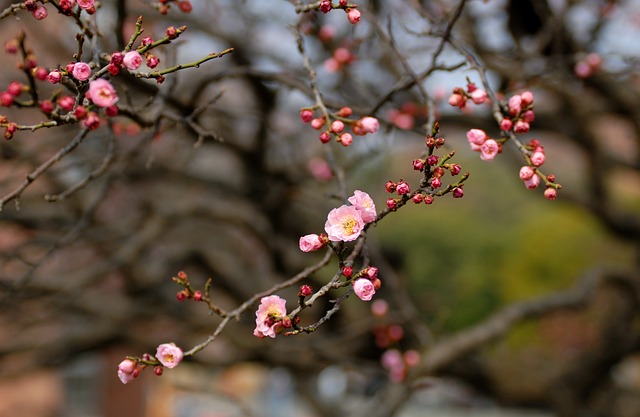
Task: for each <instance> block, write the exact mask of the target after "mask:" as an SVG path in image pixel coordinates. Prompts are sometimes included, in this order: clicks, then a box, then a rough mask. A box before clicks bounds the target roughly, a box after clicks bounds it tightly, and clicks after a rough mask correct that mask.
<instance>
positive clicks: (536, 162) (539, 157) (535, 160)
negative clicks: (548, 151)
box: [530, 151, 545, 167]
mask: <svg viewBox="0 0 640 417" xmlns="http://www.w3.org/2000/svg"><path fill="white" fill-rule="evenodd" d="M530 159H531V165H533V166H534V167H539V166H542V164H544V161H545V156H544V152H540V151H535V152H534V153H532V154H531V157H530Z"/></svg>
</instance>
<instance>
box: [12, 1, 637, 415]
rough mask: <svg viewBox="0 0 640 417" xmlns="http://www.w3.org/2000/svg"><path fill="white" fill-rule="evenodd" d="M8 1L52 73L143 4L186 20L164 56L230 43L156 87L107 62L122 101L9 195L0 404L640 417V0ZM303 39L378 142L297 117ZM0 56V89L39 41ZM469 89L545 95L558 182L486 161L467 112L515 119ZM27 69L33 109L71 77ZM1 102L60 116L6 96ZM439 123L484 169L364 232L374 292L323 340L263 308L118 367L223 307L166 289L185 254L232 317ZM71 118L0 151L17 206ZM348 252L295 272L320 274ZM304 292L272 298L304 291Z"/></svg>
mask: <svg viewBox="0 0 640 417" xmlns="http://www.w3.org/2000/svg"><path fill="white" fill-rule="evenodd" d="M1 3H2V7H3V10H5V13H4V14H3V15H2V16H3V19H2V20H1V21H0V22H1V26H0V28H1V30H0V34H2V42H3V43H5V42H11V40H12V39H17V38H20V37H22V36H23V37H24V44H25V45H26V46H27V48H28V50H29V51H28V52H29V54H28V56H29V59H33V60H35V61H36V63H37V66H38V67H42V68H47V69H53V68H56V67H64V66H65V65H66V64H67V63H68V62H72V61H74V56H73V55H74V54H76V53H78V51H79V50H81V51H82V56H81V58H82V60H84V61H86V62H89V61H91V62H95V63H96V64H98V63H99V65H100V67H102V66H104V65H106V64H107V63H108V61H105V55H104V54H110V53H112V52H114V51H118V50H122V49H123V48H124V45H125V44H126V42H127V41H128V40H129V37H130V36H131V34H132V33H133V28H134V24H135V21H136V18H137V17H138V16H140V15H142V16H143V27H144V33H143V35H144V36H151V37H152V38H154V39H159V38H161V37H163V36H164V32H165V29H166V28H167V27H169V26H175V27H179V26H182V25H186V26H187V31H186V32H185V33H184V34H183V35H181V36H180V37H179V38H178V39H177V40H174V41H172V42H171V43H170V44H169V45H165V46H162V47H160V48H158V49H154V54H156V55H157V56H158V57H159V58H160V68H169V67H171V66H173V65H176V64H178V63H188V62H193V61H195V60H197V59H200V58H202V57H204V56H206V55H207V54H209V53H212V52H220V51H222V50H224V49H226V48H229V47H233V48H235V50H234V52H233V53H232V54H230V55H227V56H225V57H223V58H220V59H216V60H212V61H210V62H207V63H204V64H203V65H201V66H200V67H199V68H188V69H184V70H181V71H177V72H175V73H171V74H168V75H167V76H166V80H165V81H164V82H163V83H162V84H158V83H156V82H155V81H154V80H148V79H144V78H136V77H135V76H132V75H131V74H128V73H126V71H123V72H122V73H121V74H119V75H117V76H113V77H111V82H112V83H113V84H114V85H115V86H116V88H117V89H118V93H119V97H120V101H119V102H118V107H119V109H120V111H119V115H118V116H116V117H112V118H109V120H107V119H102V121H101V126H100V128H99V129H97V130H94V131H91V132H89V134H88V135H87V136H86V138H84V140H83V141H82V143H80V144H79V145H78V146H77V147H76V148H75V149H74V150H73V151H72V152H69V153H68V154H66V155H65V156H64V158H62V159H61V160H60V161H59V162H57V163H56V164H54V165H53V166H52V167H51V168H50V169H48V170H46V172H44V173H43V174H42V175H40V176H38V178H37V180H36V181H34V182H33V183H32V184H30V185H29V186H28V188H26V189H25V190H24V192H22V193H21V194H20V196H19V199H9V200H8V201H7V202H6V203H5V204H4V206H3V208H2V211H1V212H0V291H1V292H0V329H1V331H0V417H14V416H26V417H50V416H51V417H53V416H65V417H66V416H69V417H74V416H83V417H92V416H95V417H111V416H119V417H128V416H131V417H134V416H136V417H137V416H145V417H146V416H148V417H164V416H167V417H170V416H171V417H173V416H175V417H214V416H216V417H222V416H264V417H269V416H275V415H278V416H281V417H286V416H310V417H311V416H336V415H349V416H351V415H353V416H360V415H367V416H368V417H374V416H392V415H397V416H420V415H435V416H459V415H465V416H469V415H470V416H475V415H478V416H480V415H481V416H511V415H518V416H520V415H521V416H536V417H537V416H551V415H558V416H621V417H623V416H624V417H626V416H638V415H640V411H639V410H640V355H639V354H638V352H639V351H640V327H639V323H640V321H639V320H638V319H639V314H638V313H639V311H640V310H639V309H640V304H639V302H640V298H639V296H640V276H639V268H638V263H639V260H640V252H639V245H640V221H639V220H640V217H639V210H640V175H639V171H640V94H638V91H639V89H640V84H639V83H640V78H639V72H638V70H639V68H640V67H639V62H638V59H639V56H640V46H638V42H637V39H638V36H640V2H638V1H635V0H629V1H615V0H607V1H605V0H582V1H580V0H511V1H508V0H487V1H480V0H477V1H476V0H468V1H451V0H439V1H438V0H431V1H428V0H426V1H419V0H415V1H401V0H386V1H375V0H369V1H364V0H362V1H357V2H356V3H357V5H358V10H360V11H361V12H362V19H361V21H360V22H359V23H358V24H357V25H353V24H351V23H350V22H349V21H348V20H347V17H346V14H345V12H344V11H343V10H339V9H336V10H332V11H331V12H329V13H327V14H322V13H320V12H317V11H311V12H308V13H299V14H297V13H296V7H301V6H303V5H304V4H310V3H309V2H297V1H289V2H288V1H283V0H268V1H266V0H246V1H239V0H235V1H231V0H229V1H225V0H219V1H198V0H193V1H192V2H191V4H192V8H193V10H192V12H191V13H184V12H182V11H181V10H180V8H179V7H178V4H177V2H162V3H163V4H161V3H156V2H150V1H125V0H116V1H113V2H106V1H105V2H102V3H101V4H99V7H97V11H96V13H95V14H94V15H93V16H92V17H89V16H88V15H87V14H86V13H85V12H82V13H81V14H80V15H79V16H80V17H79V19H78V21H77V22H76V23H73V19H71V18H69V17H68V16H63V15H62V14H60V13H58V12H56V9H55V8H54V7H53V5H51V4H50V3H49V4H46V5H45V7H47V9H48V12H49V13H48V16H47V18H46V19H44V20H41V21H36V20H35V19H34V18H33V17H32V16H31V14H30V13H29V12H27V11H25V10H18V11H17V12H16V13H15V14H14V13H11V12H10V11H9V10H11V9H10V7H11V3H10V2H6V1H4V2H1ZM336 4H338V3H337V2H336ZM163 5H164V6H167V5H168V6H169V9H168V12H167V13H166V14H161V13H160V10H159V8H160V7H162V6H163ZM81 29H82V30H81ZM81 33H84V43H83V46H82V48H80V49H79V46H78V45H79V43H78V41H77V38H76V36H79V37H83V35H82V34H81ZM298 35H300V36H302V39H303V40H304V50H305V54H306V57H307V58H308V59H309V62H310V63H311V65H312V66H313V68H314V69H315V70H316V71H317V87H318V90H319V92H320V93H321V94H322V97H323V100H324V103H325V104H326V105H327V107H328V108H329V109H330V110H331V111H337V110H338V109H339V108H341V107H343V106H350V107H352V108H353V109H354V117H362V116H374V117H377V118H378V119H379V120H380V122H381V128H380V130H379V131H378V133H376V134H374V135H367V136H363V137H356V138H355V140H354V143H353V145H352V146H350V147H342V146H340V145H339V144H338V143H331V144H322V143H321V142H320V141H319V140H318V134H319V132H318V131H315V130H313V129H312V128H311V127H310V126H309V125H307V124H304V123H302V122H301V121H300V118H299V111H300V108H301V107H307V106H313V105H314V104H315V98H314V92H313V91H312V89H311V87H310V77H309V74H308V72H307V71H306V70H305V67H304V62H303V57H302V56H301V54H300V53H299V51H298V48H297V46H296V37H297V36H298ZM444 37H446V38H447V39H448V40H450V42H451V43H447V42H443V38H444ZM138 44H139V40H138V41H137V43H136V44H135V45H138ZM451 45H454V46H453V47H452V46H451ZM5 49H6V48H5ZM345 50H346V51H347V55H348V56H349V59H347V60H346V61H344V62H337V61H336V56H340V55H339V54H343V55H342V56H344V54H345ZM336 51H340V52H339V53H338V55H336ZM2 54H3V62H4V64H3V67H2V72H1V73H0V75H1V78H0V89H6V88H7V86H8V85H9V83H10V82H12V81H19V82H21V83H24V84H26V83H27V80H28V77H27V76H25V73H24V72H23V71H21V70H20V69H19V68H18V67H17V66H16V64H18V63H19V62H23V61H24V58H23V57H21V55H20V53H17V54H11V53H7V52H6V51H5V52H2ZM478 68H481V69H483V71H485V72H486V76H487V81H488V85H483V84H482V79H481V77H480V74H479V73H478V71H477V69H478ZM145 71H149V69H148V68H144V67H143V68H141V70H140V72H145ZM468 80H469V81H471V82H474V83H476V84H477V85H478V87H481V88H486V89H491V90H493V91H495V92H496V94H498V96H499V97H500V98H507V99H508V97H510V96H511V95H513V94H517V93H521V92H523V91H525V90H528V91H532V92H533V94H534V97H535V100H534V105H535V121H534V122H533V123H532V126H531V130H530V132H528V133H526V134H522V135H518V137H519V138H520V140H521V141H523V142H525V143H526V142H528V141H529V140H530V139H538V140H539V141H540V142H541V143H542V145H543V146H544V148H545V152H546V155H547V161H546V162H545V165H544V172H545V173H552V174H554V175H555V176H556V178H557V182H559V183H561V184H562V186H563V188H562V190H560V191H559V193H558V198H557V200H555V201H553V202H552V201H548V200H546V199H545V198H544V196H543V190H542V189H536V190H528V189H526V188H525V187H524V186H523V183H522V181H521V180H520V179H519V178H518V170H519V168H520V166H522V165H523V164H524V159H523V157H522V155H521V154H520V153H519V152H518V151H517V150H516V148H515V147H512V146H510V145H512V144H511V143H507V145H506V146H505V148H504V150H503V152H502V153H501V154H500V155H499V156H498V157H497V158H496V159H495V160H494V161H491V162H487V161H481V160H480V158H479V156H478V154H477V153H474V152H472V151H471V150H470V149H469V145H468V143H467V140H466V132H467V131H468V130H469V129H472V128H479V129H483V130H485V131H486V132H487V133H488V134H489V135H490V136H492V137H499V135H500V130H499V127H498V125H497V123H496V121H495V120H494V119H493V116H492V112H491V107H490V104H483V105H472V104H469V105H468V106H466V107H465V108H464V109H458V108H454V107H451V106H450V105H449V104H448V102H447V101H448V97H449V95H450V94H451V92H452V90H453V88H455V87H462V88H466V85H467V82H468ZM36 87H37V89H38V92H39V96H40V99H41V100H42V99H45V98H52V97H53V98H55V97H58V96H60V95H69V94H70V95H74V94H75V93H74V91H73V88H72V87H71V86H69V85H51V84H49V83H47V82H42V81H37V83H36ZM24 97H26V95H25V96H23V98H24ZM0 114H3V115H5V116H7V118H8V120H9V121H15V122H16V123H18V124H20V125H33V124H37V123H39V122H41V121H43V120H46V117H45V116H44V115H43V113H42V112H40V111H39V110H38V109H37V107H36V108H28V107H19V106H18V105H16V104H14V105H12V106H10V107H3V108H2V109H0ZM434 117H435V118H436V119H437V120H438V121H439V122H440V127H441V136H443V137H444V138H445V139H446V145H445V147H444V150H445V151H446V152H451V151H453V150H455V151H456V155H455V157H454V159H453V160H452V161H453V162H456V163H459V164H460V165H461V166H462V170H463V172H469V173H470V177H469V179H468V180H467V182H466V183H465V186H464V198H462V199H453V198H451V196H450V195H448V196H444V197H443V198H437V199H436V200H435V202H434V203H433V204H432V205H424V204H420V205H413V204H412V203H410V204H408V205H407V206H405V207H403V208H402V209H401V210H399V211H398V212H396V213H392V214H391V215H389V216H386V217H385V218H384V219H383V220H382V221H380V222H379V223H378V224H376V225H375V226H373V227H372V228H370V229H369V231H368V233H367V237H368V239H367V249H366V256H367V257H369V258H370V259H371V263H372V264H373V265H376V266H377V267H378V268H379V269H380V277H381V279H382V282H383V286H382V288H381V290H380V291H379V292H378V293H377V294H376V296H375V298H374V301H376V302H377V303H376V304H374V303H373V302H371V303H364V302H362V301H360V300H358V299H355V297H350V298H349V299H348V300H347V301H346V302H345V303H343V304H342V305H341V310H340V311H339V312H338V314H336V315H334V316H333V317H332V318H331V320H330V321H329V322H328V323H326V324H325V325H323V326H321V327H320V328H318V330H317V331H316V332H315V333H314V334H311V335H304V334H303V335H298V336H296V337H281V336H279V337H277V338H276V339H273V340H272V339H257V338H255V337H253V336H252V332H253V327H254V321H255V317H254V315H253V311H254V309H253V308H251V309H250V310H249V311H247V312H246V313H245V314H244V315H243V316H242V317H241V319H240V320H239V321H237V322H232V323H231V324H230V325H229V326H228V327H226V329H225V331H224V332H223V333H222V334H221V335H220V336H219V337H218V338H217V339H216V340H215V341H214V342H213V343H212V344H211V345H209V346H208V347H207V348H206V349H204V350H203V351H201V352H200V353H198V354H197V355H196V356H194V357H193V358H189V359H187V360H185V361H184V362H183V363H181V364H180V365H179V366H178V367H177V368H175V369H172V370H169V369H166V370H165V372H164V374H163V375H162V376H160V377H157V376H155V375H153V371H152V369H147V370H146V371H145V372H143V373H142V374H141V375H140V377H139V378H137V379H136V380H134V381H132V382H131V383H129V384H127V385H123V384H122V383H121V382H120V381H119V380H118V378H117V375H116V370H117V365H118V363H119V362H120V361H121V360H122V359H123V358H124V357H125V356H127V355H133V356H140V355H141V354H142V353H144V352H148V353H151V354H154V353H155V348H156V346H158V345H159V344H160V343H165V342H169V341H174V342H176V343H177V344H178V345H179V346H181V347H183V348H184V349H185V350H186V349H188V348H190V347H192V346H194V345H196V344H198V343H200V342H202V341H203V340H205V339H206V338H207V337H208V335H210V334H211V333H212V332H213V331H214V329H215V327H216V326H217V325H218V324H219V323H220V319H219V318H218V317H216V316H214V315H211V314H209V313H208V311H207V309H206V306H205V305H203V304H200V303H196V302H194V301H193V300H187V301H185V302H182V303H180V302H178V301H177V300H176V292H177V291H179V290H180V287H178V286H177V285H176V284H175V283H173V282H172V280H171V277H172V276H175V275H176V274H177V272H178V271H181V270H182V271H185V272H186V273H187V274H188V275H189V278H190V281H191V283H192V285H193V286H194V287H197V288H203V287H204V285H205V282H206V280H207V279H208V278H209V277H210V278H212V282H213V285H212V289H211V297H212V299H213V300H214V302H215V303H216V304H217V305H219V306H221V307H222V308H223V309H226V310H231V309H233V308H236V307H237V306H238V305H240V304H241V303H242V302H243V301H245V300H247V299H249V298H250V297H252V296H253V295H254V294H256V293H258V292H261V291H264V290H267V289H268V288H270V287H272V286H273V285H274V284H276V283H279V282H282V281H284V280H286V279H288V278H290V277H292V276H294V275H295V274H297V273H298V272H300V271H301V270H303V269H304V268H305V267H307V266H309V265H311V264H313V263H315V262H317V261H318V260H319V259H320V258H321V257H322V254H321V253H302V252H300V250H299V248H298V238H299V237H300V236H302V235H305V234H308V233H320V232H322V230H323V225H324V222H325V219H326V215H327V213H328V211H329V210H330V209H332V208H334V207H337V206H339V205H340V204H342V203H343V201H344V196H342V195H341V193H343V192H344V190H341V189H340V184H341V182H340V180H341V179H344V183H342V184H344V186H346V193H347V196H348V195H351V193H352V191H353V190H355V189H359V190H363V191H366V192H368V193H369V194H370V195H371V196H372V197H373V199H374V201H375V203H376V205H377V207H378V211H381V210H382V209H383V208H385V200H386V199H387V198H388V197H389V194H388V193H386V192H385V189H384V185H385V183H386V182H387V181H389V180H393V181H397V180H398V179H400V178H403V179H404V180H406V181H407V182H408V183H409V184H411V185H412V188H415V187H417V186H418V183H419V181H420V175H419V173H417V172H416V171H413V169H412V161H413V159H415V158H417V157H419V156H420V155H421V153H422V152H423V151H424V143H425V142H424V139H425V136H426V134H427V133H428V132H429V131H430V129H431V126H430V125H429V123H431V122H433V118H434ZM78 131H79V128H78V126H77V125H69V126H60V127H55V128H49V129H38V130H35V131H33V132H30V131H19V132H17V133H16V134H15V136H14V138H13V139H11V140H7V141H5V142H4V143H2V144H1V145H0V198H3V199H5V198H6V196H8V195H10V194H11V193H12V192H13V191H14V190H16V189H17V188H18V187H19V186H20V184H21V183H23V181H24V179H25V176H26V175H27V174H29V173H31V172H32V171H34V170H35V169H37V167H39V166H41V164H43V163H45V162H46V161H47V160H49V159H50V158H52V156H54V155H55V154H56V152H58V151H59V150H61V149H64V147H65V146H69V144H70V143H73V142H74V141H75V140H76V139H75V138H77V136H76V135H77V134H78ZM336 270H337V264H336V263H333V264H329V266H327V267H326V268H324V269H322V270H320V271H319V272H317V273H315V274H313V275H311V276H310V277H309V278H307V279H305V280H304V282H302V283H304V284H308V285H311V286H312V287H313V288H319V287H320V286H321V285H323V284H324V283H326V282H327V281H328V280H329V279H330V278H331V276H333V274H334V273H335V272H336ZM343 292H344V291H339V290H335V291H332V292H331V293H330V294H329V296H328V297H325V298H323V299H320V300H318V302H317V303H316V305H314V307H313V308H312V309H309V310H308V311H305V315H303V320H304V321H305V322H304V323H303V324H310V323H313V322H315V321H317V320H318V319H319V318H320V317H322V316H323V315H324V313H325V312H326V311H327V310H328V309H330V308H331V306H332V304H331V302H330V300H332V299H335V298H337V297H339V296H340V295H341V294H342V293H343ZM296 293H297V287H294V288H289V289H285V290H283V291H280V292H278V294H279V295H281V296H282V297H285V298H287V300H288V303H289V308H293V306H294V305H295V300H296ZM255 307H256V308H257V305H256V306H255ZM372 310H373V311H372ZM394 363H395V364H396V365H397V366H400V368H401V371H400V372H393V369H396V370H397V369H398V368H397V366H396V367H395V368H394V366H393V364H394ZM398 364H399V365H398Z"/></svg>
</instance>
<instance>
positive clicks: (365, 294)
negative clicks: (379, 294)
mask: <svg viewBox="0 0 640 417" xmlns="http://www.w3.org/2000/svg"><path fill="white" fill-rule="evenodd" d="M353 292H355V293H356V295H357V296H358V298H360V299H361V300H362V301H370V300H371V299H372V298H373V295H374V294H375V293H376V288H375V287H374V285H373V283H372V282H371V281H370V280H368V279H366V278H358V279H357V280H355V281H354V282H353Z"/></svg>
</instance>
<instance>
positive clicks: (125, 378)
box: [118, 343, 184, 384]
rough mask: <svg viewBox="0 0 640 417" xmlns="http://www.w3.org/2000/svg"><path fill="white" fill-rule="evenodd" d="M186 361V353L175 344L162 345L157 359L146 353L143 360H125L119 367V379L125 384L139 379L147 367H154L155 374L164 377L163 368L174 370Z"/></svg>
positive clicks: (157, 351)
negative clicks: (183, 360)
mask: <svg viewBox="0 0 640 417" xmlns="http://www.w3.org/2000/svg"><path fill="white" fill-rule="evenodd" d="M182 359H184V352H182V349H180V348H179V347H178V346H176V344H175V343H162V344H161V345H159V346H158V348H157V349H156V355H155V358H154V357H152V356H151V355H149V354H148V353H145V354H144V355H142V358H129V357H128V358H125V359H124V360H123V361H122V362H120V364H119V365H118V378H120V381H121V382H122V383H123V384H127V383H129V382H131V381H132V380H133V379H135V378H137V377H138V376H139V375H140V372H142V371H143V370H144V369H145V368H146V367H147V366H149V365H154V373H155V374H156V375H158V376H159V375H162V371H163V367H166V368H169V369H172V368H175V367H176V366H178V364H179V363H180V362H181V361H182Z"/></svg>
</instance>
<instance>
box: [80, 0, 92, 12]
mask: <svg viewBox="0 0 640 417" xmlns="http://www.w3.org/2000/svg"><path fill="white" fill-rule="evenodd" d="M76 3H77V4H78V7H80V8H81V9H84V10H89V9H91V8H92V7H94V6H95V4H94V3H95V2H94V0H77V1H76Z"/></svg>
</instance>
